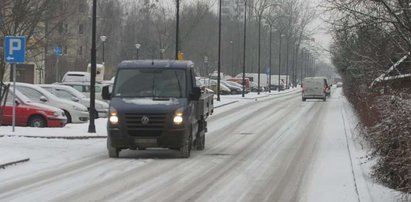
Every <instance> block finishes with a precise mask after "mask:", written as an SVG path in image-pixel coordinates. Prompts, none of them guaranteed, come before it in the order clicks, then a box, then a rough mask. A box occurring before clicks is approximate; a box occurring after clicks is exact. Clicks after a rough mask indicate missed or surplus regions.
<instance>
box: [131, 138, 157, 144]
mask: <svg viewBox="0 0 411 202" xmlns="http://www.w3.org/2000/svg"><path fill="white" fill-rule="evenodd" d="M135 142H136V143H137V144H138V143H140V144H147V143H148V144H157V139H135Z"/></svg>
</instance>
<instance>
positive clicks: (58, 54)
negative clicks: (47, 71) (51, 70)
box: [54, 47, 62, 82]
mask: <svg viewBox="0 0 411 202" xmlns="http://www.w3.org/2000/svg"><path fill="white" fill-rule="evenodd" d="M54 55H56V82H59V80H60V75H59V59H60V56H61V55H62V49H61V48H60V47H55V48H54Z"/></svg>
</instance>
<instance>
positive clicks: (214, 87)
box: [208, 79, 231, 95]
mask: <svg viewBox="0 0 411 202" xmlns="http://www.w3.org/2000/svg"><path fill="white" fill-rule="evenodd" d="M208 85H209V86H210V89H211V90H213V91H214V92H217V80H213V79H211V80H209V82H208ZM220 94H221V95H229V94H231V90H230V88H229V87H227V86H226V85H224V84H223V83H221V82H220Z"/></svg>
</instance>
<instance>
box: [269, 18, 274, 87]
mask: <svg viewBox="0 0 411 202" xmlns="http://www.w3.org/2000/svg"><path fill="white" fill-rule="evenodd" d="M269 25H270V56H268V65H269V66H270V67H269V68H270V74H269V75H268V92H269V93H271V72H272V69H271V68H272V67H271V56H272V52H271V50H272V48H271V47H272V35H273V25H272V24H271V23H270V24H269Z"/></svg>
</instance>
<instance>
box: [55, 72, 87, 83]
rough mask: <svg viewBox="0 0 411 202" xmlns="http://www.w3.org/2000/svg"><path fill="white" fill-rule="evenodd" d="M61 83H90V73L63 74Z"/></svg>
mask: <svg viewBox="0 0 411 202" xmlns="http://www.w3.org/2000/svg"><path fill="white" fill-rule="evenodd" d="M61 82H90V73H88V72H76V71H68V72H66V73H65V74H64V76H63V79H62V80H61Z"/></svg>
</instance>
